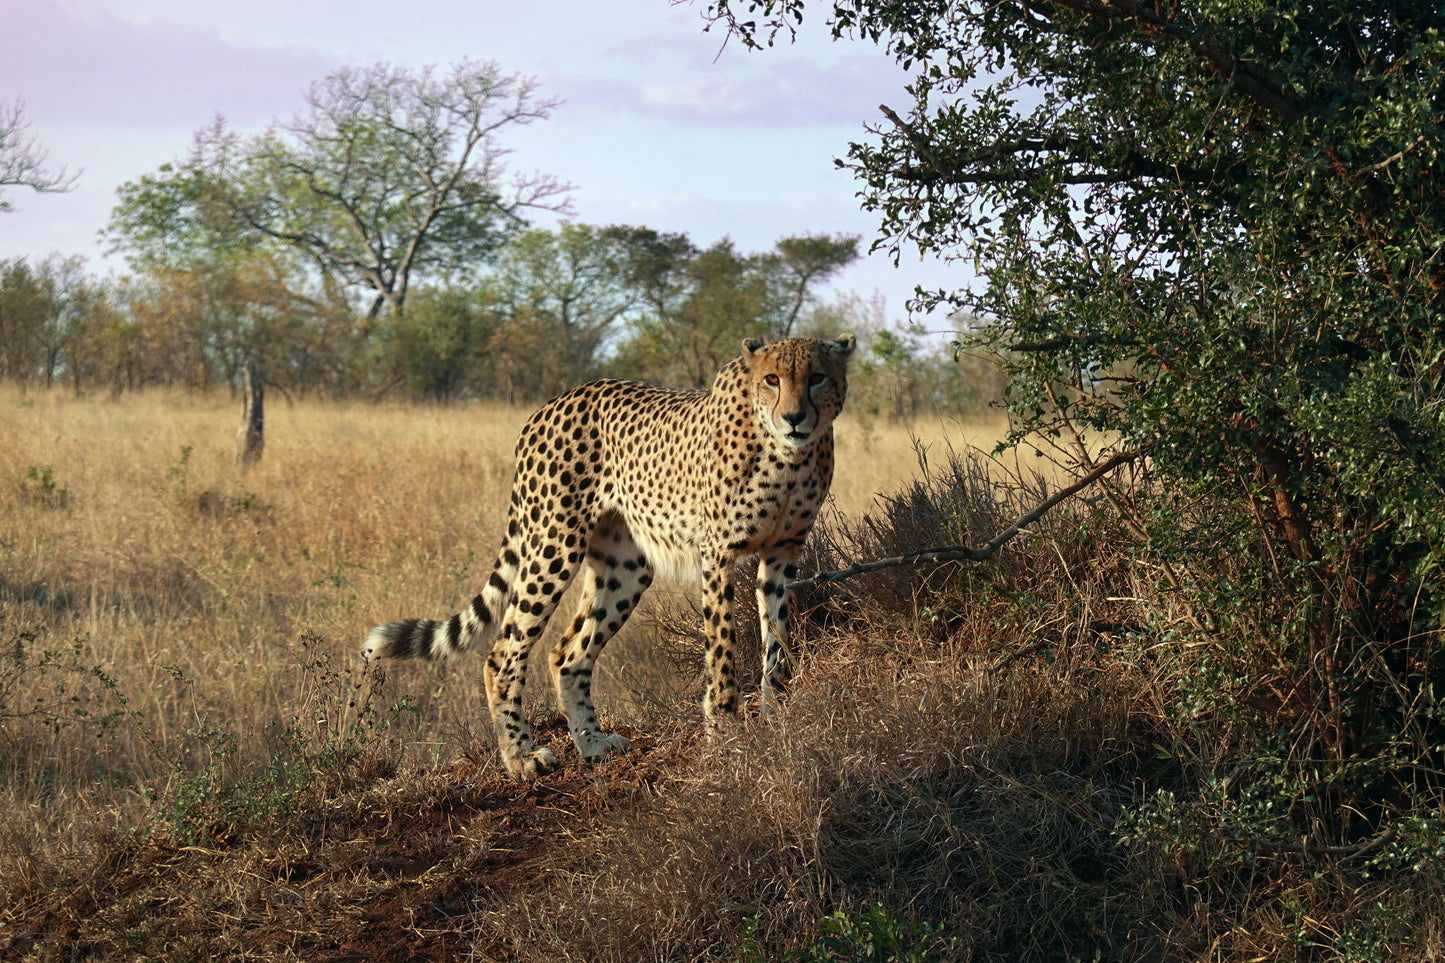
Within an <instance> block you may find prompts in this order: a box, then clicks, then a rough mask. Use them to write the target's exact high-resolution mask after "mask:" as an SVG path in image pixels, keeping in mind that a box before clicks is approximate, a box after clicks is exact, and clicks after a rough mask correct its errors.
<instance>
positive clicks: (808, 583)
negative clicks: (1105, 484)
mask: <svg viewBox="0 0 1445 963" xmlns="http://www.w3.org/2000/svg"><path fill="white" fill-rule="evenodd" d="M1148 450H1149V447H1148V446H1147V445H1146V446H1144V447H1142V448H1136V449H1134V450H1133V451H1123V452H1119V453H1118V454H1116V455H1114V456H1113V457H1111V458H1108V459H1106V460H1105V461H1104V462H1103V463H1101V464H1100V465H1099V466H1098V467H1096V468H1095V469H1094V470H1093V471H1091V472H1089V473H1088V474H1087V475H1085V476H1084V477H1083V478H1080V479H1079V480H1078V481H1076V482H1074V483H1073V484H1072V485H1069V486H1068V487H1066V488H1061V489H1059V490H1058V491H1057V492H1054V494H1052V495H1050V496H1049V497H1048V498H1046V499H1044V500H1043V501H1042V502H1040V503H1039V504H1038V505H1036V506H1035V507H1034V508H1032V509H1030V510H1029V511H1028V512H1026V513H1025V514H1023V515H1020V516H1019V517H1018V518H1017V519H1016V520H1015V521H1014V523H1013V524H1012V525H1010V526H1009V527H1008V528H1006V529H1004V530H1003V531H1002V532H999V533H998V534H997V535H995V536H994V537H993V538H992V539H991V540H989V541H988V542H987V543H986V544H984V545H983V546H981V547H979V548H969V547H968V546H966V545H943V546H939V547H936V548H920V549H918V550H917V551H913V552H906V553H904V554H903V555H895V556H893V557H892V558H880V559H876V560H874V561H871V562H859V563H858V564H857V565H852V566H849V567H848V568H844V569H838V570H836V571H832V572H822V573H819V574H818V575H815V576H813V577H812V578H805V579H799V580H798V581H796V582H792V583H790V587H791V588H793V589H804V588H814V587H816V586H819V585H827V584H828V583H829V582H841V581H842V580H843V579H845V578H852V577H853V576H855V575H862V574H864V573H866V572H876V571H878V570H879V569H885V568H893V567H895V566H898V565H920V564H939V563H942V562H984V561H987V560H989V559H990V558H993V556H994V555H995V554H996V553H997V552H998V550H999V549H1000V548H1002V547H1003V546H1004V545H1005V544H1007V543H1008V542H1009V541H1010V540H1012V539H1013V537H1014V536H1015V535H1017V534H1018V533H1019V532H1021V531H1023V530H1024V528H1026V527H1027V526H1029V525H1032V524H1033V523H1034V522H1036V521H1038V520H1039V519H1040V518H1042V517H1043V516H1044V515H1046V514H1048V512H1049V511H1050V510H1051V509H1052V508H1053V507H1054V506H1055V505H1057V504H1059V503H1060V502H1062V501H1063V500H1064V499H1066V498H1069V497H1070V496H1072V495H1075V494H1078V493H1079V492H1081V491H1083V490H1084V489H1085V488H1088V487H1089V486H1090V485H1092V484H1094V482H1096V481H1098V480H1099V479H1100V478H1103V477H1104V476H1105V475H1107V474H1109V472H1111V471H1113V470H1114V469H1115V468H1118V467H1119V466H1120V465H1127V464H1128V463H1130V462H1132V461H1135V460H1136V459H1138V458H1139V456H1141V455H1143V454H1145V453H1146V452H1147V451H1148Z"/></svg>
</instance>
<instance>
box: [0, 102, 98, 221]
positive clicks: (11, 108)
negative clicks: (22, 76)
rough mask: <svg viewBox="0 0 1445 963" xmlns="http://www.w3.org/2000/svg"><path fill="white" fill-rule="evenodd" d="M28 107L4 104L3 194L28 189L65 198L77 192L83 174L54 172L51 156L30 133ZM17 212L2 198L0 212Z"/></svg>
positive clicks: (0, 140)
mask: <svg viewBox="0 0 1445 963" xmlns="http://www.w3.org/2000/svg"><path fill="white" fill-rule="evenodd" d="M29 131H30V122H29V121H28V120H26V119H25V104H24V103H22V102H21V101H19V100H16V101H12V102H4V101H0V193H3V189H4V188H6V187H28V188H30V189H31V190H34V191H38V192H39V193H42V194H63V193H65V192H67V191H70V190H72V189H74V187H75V182H76V180H77V179H78V178H79V177H80V172H79V171H77V172H76V173H74V174H71V173H68V172H67V171H66V169H65V168H64V167H62V168H59V169H58V170H50V169H49V168H48V167H47V164H48V163H49V160H50V155H49V154H48V153H47V152H46V150H45V149H44V148H43V147H41V146H40V143H39V141H37V140H36V139H35V136H34V135H33V134H31V133H30V132H29ZM11 210H14V206H13V205H11V203H10V202H9V201H7V200H4V199H3V198H0V212H4V211H11Z"/></svg>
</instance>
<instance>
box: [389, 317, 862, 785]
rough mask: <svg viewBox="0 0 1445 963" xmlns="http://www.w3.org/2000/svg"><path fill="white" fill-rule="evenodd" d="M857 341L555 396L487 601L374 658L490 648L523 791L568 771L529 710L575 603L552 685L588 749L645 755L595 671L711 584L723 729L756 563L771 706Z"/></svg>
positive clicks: (492, 689) (762, 345)
mask: <svg viewBox="0 0 1445 963" xmlns="http://www.w3.org/2000/svg"><path fill="white" fill-rule="evenodd" d="M853 348H854V339H853V337H852V336H851V335H845V336H843V337H841V338H839V339H837V340H836V341H815V340H811V339H802V338H794V339H789V340H785V341H778V342H775V343H766V342H763V341H758V340H749V341H746V342H744V343H743V350H742V353H741V354H740V355H738V357H736V358H734V359H733V360H732V361H731V362H729V363H728V364H727V365H726V366H725V367H724V368H723V369H722V371H721V372H719V373H718V376H717V378H716V379H715V380H714V381H713V385H712V388H711V389H708V390H702V389H673V388H659V387H657V386H654V385H648V384H641V383H639V382H634V381H616V380H603V381H594V382H592V383H591V384H586V385H583V386H581V387H580V388H575V389H573V390H572V391H569V392H568V393H566V394H564V395H562V396H560V397H558V398H555V399H553V400H552V401H550V402H548V403H547V404H546V405H544V406H543V407H542V408H541V409H539V410H538V411H537V413H536V414H534V415H533V416H532V417H531V419H530V420H528V422H527V424H526V426H525V427H524V428H523V429H522V434H521V437H520V438H518V440H517V449H516V464H517V468H516V476H515V478H514V479H513V482H512V495H511V504H510V508H509V515H508V520H507V532H506V535H505V536H504V537H503V539H502V546H501V550H500V551H499V552H498V555H497V561H496V564H495V566H494V567H493V568H492V573H491V577H490V578H488V579H487V583H486V585H485V586H484V587H483V588H482V591H481V592H480V593H478V595H477V596H476V597H475V598H473V599H472V601H471V603H470V604H469V605H468V606H467V607H466V608H464V609H463V610H462V611H461V612H459V613H457V614H456V615H453V616H451V618H448V619H444V620H440V621H435V620H432V619H403V620H401V621H399V622H391V623H389V624H387V625H383V626H379V627H378V628H375V629H372V630H371V632H370V634H368V635H367V637H366V644H365V647H364V649H363V652H364V654H365V655H366V656H367V657H368V658H376V659H384V658H398V659H400V658H422V659H440V658H446V657H449V656H451V655H454V654H455V653H457V652H460V651H462V650H464V649H470V648H474V647H477V648H480V647H482V646H484V645H486V644H487V643H491V652H490V654H489V655H488V656H487V661H486V667H485V669H484V672H483V676H484V681H485V685H486V690H487V704H488V706H489V707H490V709H491V713H492V723H493V727H494V728H495V730H496V736H497V744H498V746H499V748H500V749H501V753H502V759H503V761H504V762H505V763H506V766H507V769H508V771H509V772H511V773H512V774H513V776H515V777H517V778H519V779H527V778H532V777H535V776H539V775H543V774H545V773H548V772H551V771H552V770H553V769H555V768H557V759H556V757H555V756H554V755H553V754H552V753H551V751H549V750H548V749H545V748H539V747H538V746H537V745H536V744H535V742H534V741H533V739H532V731H531V728H530V727H529V726H528V725H527V720H526V717H525V716H524V715H523V712H522V692H523V689H524V687H525V685H526V668H527V657H528V655H529V654H530V652H531V650H532V647H533V645H534V644H535V643H536V641H537V639H538V638H540V637H541V635H542V631H543V629H544V628H545V627H546V624H547V620H548V619H549V618H550V617H551V615H552V612H553V611H554V610H555V609H556V607H557V603H558V602H559V601H560V600H561V598H562V594H563V592H564V591H565V590H566V589H567V586H568V585H569V584H570V583H571V582H572V580H573V579H575V578H581V579H582V587H581V601H580V602H579V604H578V608H577V614H576V616H575V617H574V618H573V620H572V623H571V625H570V626H569V627H568V628H567V630H566V632H565V633H563V635H562V638H561V639H560V641H558V643H557V644H556V646H555V647H554V648H553V650H552V656H551V668H552V678H553V682H554V683H555V685H556V689H557V698H558V701H559V702H560V704H561V707H562V710H563V711H564V712H565V713H566V715H567V723H568V728H569V729H570V730H571V734H572V740H573V742H574V743H576V745H577V751H578V752H579V753H580V754H581V756H582V758H583V759H584V760H586V761H588V762H601V761H603V760H605V759H608V758H610V757H611V756H614V755H616V754H618V753H621V752H626V751H627V750H628V749H629V748H631V744H630V743H629V742H628V741H627V740H626V739H625V738H623V737H622V736H620V735H616V734H607V733H604V732H603V731H602V730H601V729H600V728H599V727H598V724H597V713H596V710H595V709H594V708H593V705H592V670H593V666H594V664H595V663H596V660H597V656H598V655H599V654H600V653H601V651H602V649H603V647H604V646H605V645H606V644H607V641H608V640H609V639H611V638H612V636H613V635H615V634H616V632H617V630H618V629H620V628H621V627H622V625H623V623H625V622H626V621H627V618H628V616H629V615H631V614H632V612H633V611H634V610H636V608H637V603H638V600H639V599H641V597H642V593H643V592H645V591H646V590H647V587H648V586H649V585H651V584H652V580H653V576H654V575H655V574H658V573H661V574H665V575H668V576H670V577H673V578H694V579H695V578H699V577H700V579H701V582H702V587H703V588H702V616H703V620H704V623H705V626H704V628H705V634H706V639H707V653H706V666H707V678H708V683H707V691H706V694H705V696H704V698H703V714H704V716H705V718H706V719H707V722H708V724H709V726H712V725H715V724H717V723H718V722H719V721H720V720H722V719H724V718H727V717H729V716H733V715H735V714H736V713H737V709H738V697H737V682H736V677H735V672H734V667H733V615H732V606H733V577H732V568H733V563H734V562H735V561H736V560H738V559H739V558H743V557H745V556H749V555H756V556H757V557H758V580H757V604H758V613H759V616H760V620H761V624H762V637H763V679H762V698H763V704H764V706H765V707H766V706H767V705H769V704H770V701H771V699H772V698H774V696H775V695H776V693H778V692H781V691H782V689H783V687H784V686H785V684H786V683H787V681H788V677H789V671H790V667H789V665H788V658H787V651H788V649H787V645H788V601H789V594H788V583H789V581H790V580H792V579H794V578H795V577H796V575H797V561H798V557H799V555H800V553H801V552H802V548H803V543H804V542H805V541H806V540H807V537H808V532H809V531H810V530H811V529H812V527H813V523H814V521H816V519H817V517H818V512H819V510H820V509H821V507H822V505H823V500H824V499H825V498H826V497H827V495H828V486H829V485H830V484H831V482H832V478H833V420H834V419H835V418H836V417H837V416H838V413H839V412H840V411H841V410H842V408H843V399H844V397H845V396H846V394H847V390H848V385H847V367H848V358H849V356H850V355H852V353H853Z"/></svg>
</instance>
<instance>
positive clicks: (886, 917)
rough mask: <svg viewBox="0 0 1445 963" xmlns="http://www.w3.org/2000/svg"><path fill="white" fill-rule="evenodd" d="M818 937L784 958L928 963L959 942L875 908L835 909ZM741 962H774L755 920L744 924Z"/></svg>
mask: <svg viewBox="0 0 1445 963" xmlns="http://www.w3.org/2000/svg"><path fill="white" fill-rule="evenodd" d="M821 929H822V933H821V935H820V936H819V937H818V939H817V941H816V942H814V943H813V945H812V946H810V947H808V948H807V949H806V950H793V951H792V952H790V953H787V954H786V955H784V956H783V959H784V960H786V961H788V963H929V961H932V960H940V959H943V958H944V955H945V954H947V953H949V952H950V951H952V950H953V949H954V948H955V945H956V943H957V938H954V939H950V940H944V938H943V927H942V926H939V925H937V924H934V923H915V922H913V921H912V920H909V919H906V918H904V917H902V916H898V915H896V914H894V913H891V912H889V911H888V910H887V909H885V908H884V906H883V904H882V903H874V904H873V905H872V906H870V907H869V908H867V909H865V910H863V911H862V912H861V913H847V912H844V911H842V910H839V911H838V912H836V913H833V914H832V915H830V916H826V917H824V918H823V921H822V926H821ZM741 959H742V960H743V961H744V963H763V961H765V960H771V959H775V957H774V956H773V955H772V954H769V953H767V952H766V951H765V950H764V949H763V947H762V945H761V939H760V936H759V934H758V919H757V917H755V916H750V917H748V918H747V919H746V920H745V921H744V923H743V940H742V955H741Z"/></svg>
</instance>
